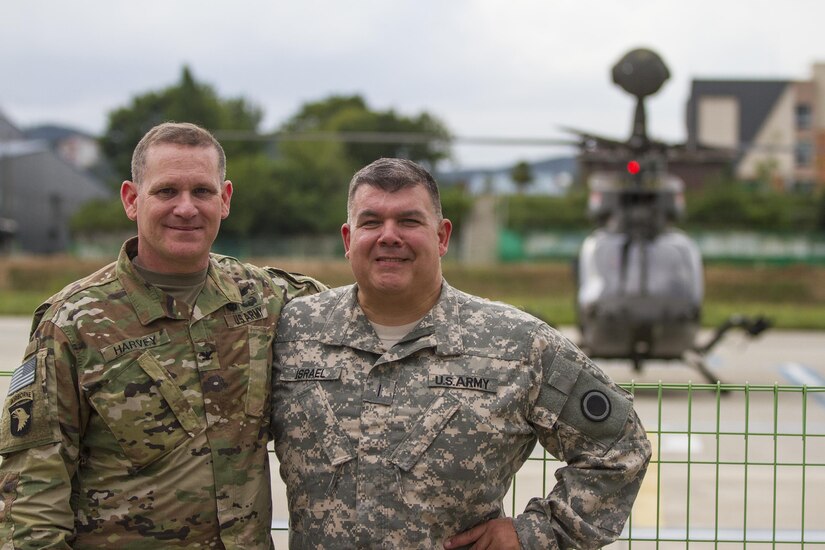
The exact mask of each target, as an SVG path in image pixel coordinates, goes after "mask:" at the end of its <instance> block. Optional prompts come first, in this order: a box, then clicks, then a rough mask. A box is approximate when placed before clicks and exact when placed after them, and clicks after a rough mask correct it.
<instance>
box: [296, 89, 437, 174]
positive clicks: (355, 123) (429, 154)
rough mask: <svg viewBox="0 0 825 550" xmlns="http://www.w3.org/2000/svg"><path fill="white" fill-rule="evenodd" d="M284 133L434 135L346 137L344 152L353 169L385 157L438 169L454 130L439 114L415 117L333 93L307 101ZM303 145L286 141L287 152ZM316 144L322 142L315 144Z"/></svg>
mask: <svg viewBox="0 0 825 550" xmlns="http://www.w3.org/2000/svg"><path fill="white" fill-rule="evenodd" d="M281 130H282V131H283V132H332V133H345V132H375V133H384V134H388V133H392V134H424V135H430V136H433V138H432V139H431V140H427V141H425V142H424V143H397V142H393V141H392V139H388V140H387V141H384V142H378V143H363V142H355V141H347V140H346V138H345V137H342V143H343V154H344V156H345V158H346V159H347V160H348V161H349V162H350V163H351V165H352V167H353V169H358V168H361V167H363V166H365V165H367V164H369V163H371V162H372V161H374V160H376V159H378V158H381V157H402V158H408V159H410V160H414V161H416V162H420V163H422V164H424V165H426V166H427V167H428V168H430V169H434V168H435V165H436V164H437V163H438V161H440V160H442V159H446V158H448V157H449V155H450V133H449V131H448V130H447V128H446V126H445V125H444V124H443V123H442V122H441V121H440V120H438V119H437V118H436V117H435V116H433V115H431V114H429V113H427V112H422V113H420V114H418V115H414V116H404V115H399V114H397V113H396V112H395V111H394V110H392V109H390V110H387V111H375V110H372V109H370V108H369V106H368V105H367V103H366V101H364V99H363V98H362V97H361V96H360V95H352V96H337V95H334V96H330V97H328V98H326V99H322V100H320V101H315V102H310V103H305V104H304V105H303V106H302V107H301V109H300V110H299V111H298V113H296V114H295V115H294V116H292V117H291V118H290V119H289V120H287V121H286V123H284V125H283V126H282V128H281ZM300 145H303V144H296V143H290V142H286V143H283V144H282V145H281V149H282V151H284V154H286V155H289V154H290V151H291V150H292V149H295V148H296V147H299V146H300ZM311 146H312V147H316V146H319V144H318V143H317V142H316V143H312V144H311Z"/></svg>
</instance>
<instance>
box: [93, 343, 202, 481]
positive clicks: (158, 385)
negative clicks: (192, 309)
mask: <svg viewBox="0 0 825 550" xmlns="http://www.w3.org/2000/svg"><path fill="white" fill-rule="evenodd" d="M89 400H90V402H91V403H92V406H93V407H94V408H95V410H96V411H97V412H98V414H99V415H100V417H101V419H102V420H103V421H104V422H105V423H106V425H107V426H108V428H109V430H110V431H111V432H112V434H113V435H114V436H115V438H116V439H117V442H118V444H119V445H120V448H121V449H122V450H123V453H124V454H125V455H126V457H127V458H128V459H129V460H130V461H131V463H132V465H133V466H134V467H135V469H141V468H143V467H145V466H148V465H149V464H151V463H152V462H154V461H155V460H157V459H159V458H160V457H162V456H164V455H166V454H167V453H169V452H170V451H172V450H173V449H174V448H176V447H177V446H179V445H180V444H181V443H183V442H184V441H185V440H187V439H188V438H190V437H193V436H195V435H196V434H198V433H199V432H200V431H202V430H203V429H204V426H203V424H202V422H201V421H200V419H198V417H197V415H196V414H195V411H194V410H192V407H191V405H190V404H189V402H188V401H187V400H186V397H184V395H183V393H182V392H181V390H180V388H178V386H177V385H176V384H175V383H174V381H173V380H172V378H171V376H170V375H169V373H168V372H167V371H166V369H164V368H163V367H162V366H161V365H160V363H158V362H157V360H156V359H155V358H154V357H153V356H152V355H151V354H150V353H149V352H147V353H144V354H143V355H141V356H140V357H139V358H138V359H137V360H135V361H132V362H131V363H127V364H126V365H124V366H123V368H117V369H113V370H112V371H111V375H110V376H109V377H108V378H106V379H104V380H103V381H102V383H101V384H100V385H97V386H96V387H95V389H94V391H93V392H92V393H91V395H90V396H89Z"/></svg>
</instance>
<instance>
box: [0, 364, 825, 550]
mask: <svg viewBox="0 0 825 550" xmlns="http://www.w3.org/2000/svg"><path fill="white" fill-rule="evenodd" d="M10 374H11V373H8V372H0V377H2V378H0V379H3V382H4V386H5V383H7V382H6V381H7V380H8V379H7V378H5V377H6V376H8V375H10ZM622 386H623V387H625V388H626V389H627V390H628V391H630V392H631V393H633V394H634V396H635V408H636V410H637V412H638V413H639V416H640V417H641V419H642V422H643V423H644V425H645V428H646V429H647V432H648V436H649V437H650V439H651V441H652V442H653V458H652V460H651V464H650V467H649V469H648V474H647V476H646V478H645V482H644V484H643V485H642V489H641V491H640V493H639V497H638V498H637V500H636V503H635V505H634V508H633V513H632V514H631V517H630V519H629V521H628V523H627V525H626V527H625V530H624V532H623V533H622V536H621V537H620V539H619V540H618V541H617V542H616V543H614V544H612V545H610V547H609V548H611V549H613V548H615V549H621V548H627V549H631V548H633V549H640V550H641V549H659V548H662V549H670V548H693V549H700V548H701V549H705V548H714V549H716V548H725V549H728V548H737V549H738V548H743V549H744V548H749V549H762V548H777V547H779V548H783V549H784V548H801V549H804V548H825V386H798V385H793V386H792V385H779V384H775V385H752V384H750V385H749V384H744V385H738V384H691V383H687V384H672V383H654V384H651V383H633V382H631V383H627V384H622ZM2 393H3V394H4V393H5V391H3V392H2ZM271 458H272V461H273V466H274V468H273V473H275V472H277V464H276V463H275V458H274V454H273V455H271ZM560 466H561V464H560V463H559V462H558V461H556V460H555V459H554V458H553V457H551V456H549V455H547V454H546V453H545V452H544V451H543V450H542V449H541V448H540V447H538V448H537V450H536V451H534V453H533V456H531V457H530V459H529V460H528V462H527V463H526V464H525V465H524V467H523V468H522V469H521V471H520V472H519V473H518V475H517V476H516V479H515V481H514V483H513V487H512V489H511V491H510V494H509V495H508V496H507V500H508V504H509V507H510V510H509V513H510V514H512V515H515V514H518V513H520V512H521V511H522V510H523V509H524V507H525V505H526V504H527V501H528V500H529V499H530V498H531V497H533V496H536V495H537V494H539V493H540V494H547V493H548V492H549V491H550V489H551V488H552V486H553V485H554V484H555V478H554V476H553V474H554V472H555V470H556V469H557V468H559V467H560ZM274 477H275V479H274V480H273V499H274V502H273V504H274V509H275V517H274V519H273V536H274V538H275V540H276V546H277V547H278V548H285V547H286V540H287V529H286V524H287V521H286V504H285V502H284V501H285V493H284V489H283V485H282V484H281V481H280V479H278V476H277V474H276V475H275V476H274Z"/></svg>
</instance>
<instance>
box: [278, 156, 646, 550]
mask: <svg viewBox="0 0 825 550" xmlns="http://www.w3.org/2000/svg"><path fill="white" fill-rule="evenodd" d="M450 232H451V226H450V223H449V221H448V220H445V219H443V218H442V216H441V211H440V203H439V199H438V190H437V186H436V184H435V181H434V180H432V177H431V176H430V175H429V173H427V172H426V171H425V170H423V169H422V168H420V167H418V166H417V165H415V164H414V163H411V162H409V161H402V160H398V159H381V160H379V161H376V162H375V163H373V164H371V165H370V166H368V167H366V168H364V169H363V170H362V171H361V172H359V173H357V174H356V175H355V177H354V178H353V181H352V182H351V184H350V201H349V217H348V223H347V224H345V226H344V227H343V228H342V235H343V237H344V243H345V249H346V251H347V256H348V257H349V259H350V262H351V265H352V269H353V272H354V273H355V277H356V284H355V285H353V286H348V287H343V288H337V289H332V290H329V291H327V292H323V293H320V294H316V295H314V296H310V297H306V298H300V299H298V300H294V301H292V302H290V303H289V304H288V305H287V306H286V307H285V308H284V310H283V312H282V316H281V319H280V322H279V326H278V333H277V337H276V343H275V352H276V353H275V362H274V365H275V373H274V374H273V377H272V382H273V415H272V430H273V437H274V439H275V451H276V453H277V454H278V458H279V460H280V462H281V477H282V478H283V479H284V481H285V483H286V486H287V492H288V502H289V512H290V548H296V549H297V548H301V549H303V548H324V549H334V548H392V549H399V548H441V547H442V546H443V547H445V548H457V547H462V546H465V545H466V546H467V547H469V545H471V544H475V546H473V548H495V549H502V548H519V547H521V548H530V549H539V548H551V549H552V548H573V547H575V548H596V547H600V546H603V545H605V544H608V543H609V542H611V541H613V540H615V539H616V538H617V537H618V536H619V534H620V533H621V531H622V528H623V526H624V523H625V521H626V519H627V517H628V514H629V512H630V509H631V506H632V504H633V501H634V499H635V497H636V494H637V492H638V490H639V487H640V485H641V482H642V478H643V476H644V473H645V471H646V468H647V464H648V461H649V459H650V454H651V449H650V444H649V441H648V440H647V437H646V434H645V431H644V429H643V428H642V425H641V423H640V421H639V418H638V417H637V415H636V413H635V412H634V410H633V404H632V397H631V396H630V395H629V394H628V393H627V392H625V391H624V390H622V389H621V388H619V387H618V386H616V385H615V384H614V383H613V382H612V381H611V380H610V379H609V378H608V377H607V376H606V375H605V374H604V373H603V372H602V371H600V370H599V369H598V368H597V367H596V366H595V365H594V364H593V363H592V362H591V361H590V360H589V359H588V358H587V357H585V356H584V355H583V354H582V353H581V352H580V351H579V350H578V349H577V348H576V347H575V346H574V345H573V344H571V343H570V342H569V341H568V340H567V339H566V338H564V337H563V336H561V335H560V334H559V333H558V332H556V331H555V330H554V329H552V328H551V327H549V326H548V325H547V324H545V323H543V322H541V321H539V320H538V319H536V318H534V317H532V316H530V315H528V314H525V313H523V312H521V311H519V310H517V309H515V308H513V307H511V306H508V305H505V304H500V303H493V302H489V301H486V300H483V299H481V298H478V297H474V296H471V295H469V294H466V293H463V292H460V291H458V290H456V289H454V288H452V287H451V286H450V285H449V284H447V283H446V282H445V281H444V280H443V278H442V276H441V269H440V257H441V256H443V254H444V253H445V252H446V250H447V244H448V241H449V236H450ZM536 442H539V443H541V445H542V446H543V447H544V448H545V449H547V451H548V452H549V453H551V454H552V455H554V456H556V457H558V458H560V459H562V460H563V461H565V462H566V465H565V466H564V467H563V468H561V469H560V470H559V471H558V472H557V474H556V478H557V484H556V485H555V487H554V488H553V489H552V491H551V492H550V494H549V495H547V496H546V497H538V498H534V499H532V500H531V501H530V503H529V504H528V506H527V508H526V509H525V510H524V512H523V513H522V514H520V515H518V516H517V517H515V518H505V512H504V510H505V505H504V502H503V499H504V496H505V494H506V492H507V490H508V489H509V487H510V485H511V482H512V479H513V476H514V475H515V473H516V472H517V471H518V470H519V468H520V467H521V465H522V464H524V462H525V460H526V459H527V458H528V456H529V455H530V453H531V451H532V450H533V448H534V446H535V444H536Z"/></svg>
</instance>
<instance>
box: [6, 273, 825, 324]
mask: <svg viewBox="0 0 825 550" xmlns="http://www.w3.org/2000/svg"><path fill="white" fill-rule="evenodd" d="M248 261H250V262H251V263H253V264H256V265H274V266H278V267H281V268H283V269H286V270H289V271H297V272H300V273H305V274H307V275H311V276H313V277H316V278H318V279H320V280H321V281H323V282H324V283H326V284H328V285H330V286H338V285H343V284H349V283H351V282H352V281H353V277H352V272H351V271H350V268H349V265H348V264H347V262H345V261H341V260H332V261H325V260H314V259H312V260H302V259H295V258H252V259H248ZM104 263H106V262H101V261H97V262H90V261H80V260H76V259H73V258H69V257H61V258H30V259H25V258H23V259H18V258H12V259H10V260H9V261H8V262H5V263H4V264H3V265H0V315H24V316H29V315H31V314H32V312H33V311H34V310H35V308H37V306H38V305H40V303H41V302H42V301H43V300H45V299H46V298H48V297H49V296H50V295H52V294H53V293H55V292H56V291H58V290H59V289H60V288H62V287H63V286H64V285H66V284H68V283H70V282H72V281H74V280H76V279H78V278H81V277H83V276H85V275H87V274H89V273H92V272H93V271H95V270H96V269H98V268H99V267H101V266H102V265H103V264H104ZM444 276H445V278H446V279H447V281H449V282H450V284H451V285H453V286H454V287H456V288H459V289H461V290H464V291H465V292H469V293H471V294H476V295H478V296H483V297H485V298H489V299H491V300H498V301H502V302H507V303H510V304H513V305H515V306H516V307H519V308H521V309H523V310H525V311H527V312H529V313H532V314H533V315H535V316H536V317H539V318H541V319H544V320H545V321H547V322H548V323H550V324H551V325H554V326H570V325H575V323H576V318H575V310H574V299H573V297H574V295H575V290H576V289H575V285H574V281H573V275H572V270H571V265H570V263H569V262H546V263H534V264H502V265H493V266H481V267H477V266H467V265H462V264H458V263H454V262H450V261H448V262H445V263H444ZM705 289H706V291H705V296H706V298H705V303H704V307H703V325H704V326H706V327H716V326H718V325H720V324H721V323H722V322H724V321H725V320H726V319H727V318H728V317H729V316H730V315H733V314H742V315H765V316H767V317H768V318H769V319H771V320H772V322H773V326H774V327H776V328H783V329H810V330H825V267H814V266H786V267H777V266H768V267H759V266H741V265H735V266H725V265H718V264H714V265H710V266H708V267H707V268H706V270H705Z"/></svg>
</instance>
